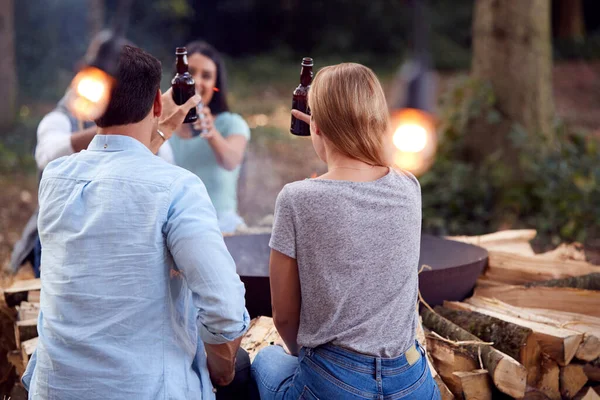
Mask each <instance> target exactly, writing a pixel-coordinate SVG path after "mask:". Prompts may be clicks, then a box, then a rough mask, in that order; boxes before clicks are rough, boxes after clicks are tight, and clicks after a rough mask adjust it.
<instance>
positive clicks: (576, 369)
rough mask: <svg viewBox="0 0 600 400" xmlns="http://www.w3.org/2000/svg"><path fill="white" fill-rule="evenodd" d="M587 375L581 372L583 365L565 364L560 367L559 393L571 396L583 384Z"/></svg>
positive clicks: (566, 396) (577, 391)
mask: <svg viewBox="0 0 600 400" xmlns="http://www.w3.org/2000/svg"><path fill="white" fill-rule="evenodd" d="M587 381H588V377H587V375H586V374H585V372H583V366H581V365H578V364H571V365H567V366H566V367H562V368H561V369H560V394H561V395H562V396H563V397H565V398H568V399H570V398H573V397H575V395H576V394H577V393H579V391H580V390H581V389H582V388H583V387H584V386H585V384H586V383H587Z"/></svg>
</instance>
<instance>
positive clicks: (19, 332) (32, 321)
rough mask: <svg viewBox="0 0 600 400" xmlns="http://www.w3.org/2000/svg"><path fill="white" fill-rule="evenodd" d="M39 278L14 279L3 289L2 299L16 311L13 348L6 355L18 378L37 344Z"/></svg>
mask: <svg viewBox="0 0 600 400" xmlns="http://www.w3.org/2000/svg"><path fill="white" fill-rule="evenodd" d="M41 288H42V284H41V281H40V280H39V279H28V280H21V281H16V282H15V283H14V284H13V285H12V286H10V287H8V288H6V289H4V301H5V303H6V305H7V306H9V307H12V308H14V309H15V311H16V315H17V318H16V321H15V323H14V335H15V344H16V346H15V349H13V350H12V351H10V352H9V353H8V355H7V358H8V361H9V362H10V363H11V364H12V365H13V366H14V367H15V369H16V372H17V375H18V376H19V378H20V377H21V376H22V375H23V373H24V372H25V368H26V367H27V363H28V362H29V359H30V358H31V355H32V354H33V351H34V350H35V348H36V346H37V336H38V332H37V318H38V314H39V312H40V290H41Z"/></svg>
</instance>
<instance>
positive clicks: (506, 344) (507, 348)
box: [435, 305, 540, 384]
mask: <svg viewBox="0 0 600 400" xmlns="http://www.w3.org/2000/svg"><path fill="white" fill-rule="evenodd" d="M465 306H466V307H471V306H469V305H465ZM435 311H436V312H437V313H438V314H440V315H441V316H442V317H444V318H446V319H448V320H449V321H451V322H453V323H455V324H456V325H458V326H460V327H461V328H463V329H464V330H466V331H468V332H470V333H472V334H473V335H475V336H477V337H478V338H479V339H481V340H483V341H484V342H492V343H494V347H495V348H496V349H498V350H500V351H501V352H503V353H505V354H507V355H509V356H510V357H512V358H514V359H515V360H517V361H519V362H520V363H521V364H522V365H523V366H524V367H525V368H526V369H527V383H528V384H532V383H534V382H535V381H536V380H537V378H538V375H537V373H538V367H539V364H540V347H539V345H538V342H537V341H536V339H535V338H534V336H533V331H532V330H531V329H529V328H526V327H522V326H520V325H516V324H513V323H511V322H507V321H503V320H502V319H499V318H495V317H494V316H489V315H484V314H481V313H478V312H472V311H473V310H465V309H463V310H456V309H449V308H443V307H439V306H438V307H436V308H435Z"/></svg>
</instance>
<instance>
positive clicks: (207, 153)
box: [169, 112, 250, 216]
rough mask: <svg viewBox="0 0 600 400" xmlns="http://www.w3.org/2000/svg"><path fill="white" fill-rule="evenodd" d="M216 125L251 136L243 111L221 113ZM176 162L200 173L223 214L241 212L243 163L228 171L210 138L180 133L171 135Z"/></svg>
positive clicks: (221, 130)
mask: <svg viewBox="0 0 600 400" xmlns="http://www.w3.org/2000/svg"><path fill="white" fill-rule="evenodd" d="M214 125H215V128H216V129H217V131H219V133H220V134H221V135H222V136H223V137H225V138H226V137H228V136H231V135H242V136H244V137H245V138H246V139H247V140H250V128H249V127H248V124H247V123H246V121H244V119H243V118H242V117H241V116H240V115H239V114H234V113H230V112H223V113H220V114H219V115H217V116H216V117H215V121H214ZM169 143H170V144H171V148H172V149H173V155H174V157H175V164H177V165H179V166H180V167H182V168H185V169H187V170H188V171H190V172H192V173H194V174H195V175H197V176H198V177H199V178H200V179H201V180H202V182H204V186H206V190H207V191H208V195H209V196H210V199H211V200H212V203H213V205H214V207H215V210H216V211H217V214H218V215H219V216H221V215H223V214H226V213H229V212H234V213H237V182H238V177H239V175H240V167H239V166H238V167H237V168H236V169H234V170H233V171H227V170H226V169H225V168H223V167H221V166H220V165H219V164H218V163H217V158H216V157H215V153H214V152H213V149H212V148H211V147H210V144H208V141H207V140H206V139H203V138H201V137H200V136H195V137H193V138H191V139H182V138H180V137H179V136H177V135H173V136H171V139H169Z"/></svg>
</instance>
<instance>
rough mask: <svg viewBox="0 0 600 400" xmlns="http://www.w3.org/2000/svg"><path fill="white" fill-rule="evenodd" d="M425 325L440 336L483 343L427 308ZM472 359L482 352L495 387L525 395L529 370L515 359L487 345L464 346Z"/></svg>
mask: <svg viewBox="0 0 600 400" xmlns="http://www.w3.org/2000/svg"><path fill="white" fill-rule="evenodd" d="M422 316H423V325H425V326H426V327H428V328H429V329H431V330H433V331H434V332H437V333H438V334H440V335H442V336H445V337H448V338H450V339H452V340H463V341H473V342H475V343H477V342H481V340H479V338H477V336H474V335H472V334H470V333H469V332H467V331H465V330H464V329H462V328H460V327H458V326H457V325H455V324H453V323H452V322H450V321H448V320H447V319H446V318H444V317H442V316H440V315H438V314H436V313H434V312H432V311H430V310H429V309H427V308H425V309H423V311H422ZM464 347H465V349H467V350H468V351H469V352H470V353H471V356H472V357H478V350H479V351H481V357H482V360H483V365H484V366H485V368H486V369H487V370H488V371H489V373H490V376H491V378H492V382H493V383H494V385H495V386H496V387H497V388H498V389H499V390H500V391H501V392H503V393H506V394H508V395H510V396H512V397H516V398H521V397H523V396H524V395H525V388H526V385H527V370H526V369H525V367H523V365H521V364H519V363H518V362H517V361H515V360H514V359H513V358H511V357H509V356H507V355H506V354H504V353H502V352H500V351H498V350H496V349H495V348H493V347H492V346H487V345H484V344H482V345H478V344H472V345H466V346H464Z"/></svg>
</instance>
